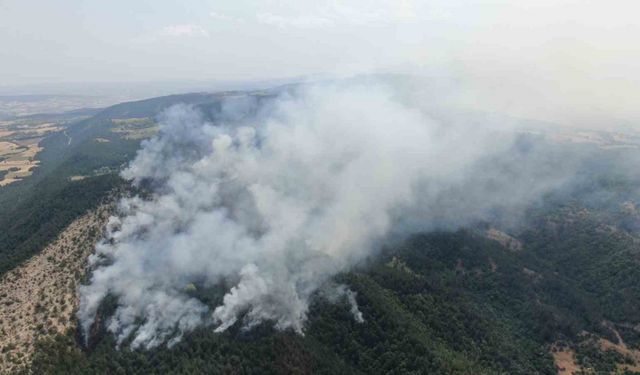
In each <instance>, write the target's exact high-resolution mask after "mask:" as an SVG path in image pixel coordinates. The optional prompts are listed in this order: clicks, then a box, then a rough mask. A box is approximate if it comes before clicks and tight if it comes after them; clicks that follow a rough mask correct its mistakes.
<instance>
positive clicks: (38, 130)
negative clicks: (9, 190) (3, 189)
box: [0, 120, 64, 186]
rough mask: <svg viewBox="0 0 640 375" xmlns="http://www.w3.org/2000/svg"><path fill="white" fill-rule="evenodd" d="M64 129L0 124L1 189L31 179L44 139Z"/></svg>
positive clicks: (26, 123) (17, 122)
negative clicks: (41, 142) (40, 144)
mask: <svg viewBox="0 0 640 375" xmlns="http://www.w3.org/2000/svg"><path fill="white" fill-rule="evenodd" d="M63 129H64V126H63V125H59V124H56V123H51V122H30V121H21V120H15V121H2V122H0V186H6V185H8V184H11V183H13V182H16V181H20V180H21V179H24V178H25V177H28V176H30V175H31V174H32V173H33V170H34V169H35V168H37V166H38V164H39V161H38V160H37V159H36V155H37V154H38V152H40V151H41V150H42V148H41V147H40V146H39V143H40V141H41V140H42V138H44V137H45V136H47V135H49V134H51V133H54V132H58V131H61V130H63Z"/></svg>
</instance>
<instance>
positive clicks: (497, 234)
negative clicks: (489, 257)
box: [485, 228, 522, 251]
mask: <svg viewBox="0 0 640 375" xmlns="http://www.w3.org/2000/svg"><path fill="white" fill-rule="evenodd" d="M485 236H486V237H487V238H489V239H491V240H494V241H497V242H499V243H500V244H501V245H502V246H504V247H505V248H507V249H509V250H511V251H520V250H522V242H520V241H519V240H518V239H516V238H514V237H511V236H510V235H508V234H506V233H504V232H502V231H499V230H497V229H495V228H490V229H488V230H487V231H486V232H485Z"/></svg>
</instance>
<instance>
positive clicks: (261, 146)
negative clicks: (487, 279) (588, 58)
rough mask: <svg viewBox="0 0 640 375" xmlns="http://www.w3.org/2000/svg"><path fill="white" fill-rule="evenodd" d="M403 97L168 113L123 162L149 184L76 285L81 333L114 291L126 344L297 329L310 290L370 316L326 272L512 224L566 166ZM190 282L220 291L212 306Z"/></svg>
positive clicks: (350, 89) (359, 95) (351, 91)
mask: <svg viewBox="0 0 640 375" xmlns="http://www.w3.org/2000/svg"><path fill="white" fill-rule="evenodd" d="M401 94H402V95H401ZM404 94H406V93H398V92H397V91H394V90H393V89H391V88H390V86H389V85H382V84H376V83H372V82H368V83H364V84H360V83H354V82H350V83H343V84H324V85H313V86H311V87H308V88H305V89H300V90H298V91H296V93H295V94H290V93H289V94H287V93H283V94H281V95H280V97H279V98H277V99H275V100H274V101H272V102H271V104H269V105H265V106H267V107H268V110H256V112H257V113H259V115H256V116H253V117H250V120H248V119H247V117H243V116H241V114H234V112H235V111H239V110H241V111H246V110H247V107H250V106H252V105H255V102H253V101H251V100H249V101H245V102H243V103H245V104H244V105H236V104H237V102H236V104H230V105H227V106H223V108H226V109H225V110H226V111H227V112H229V113H227V114H226V115H225V116H223V118H225V119H233V121H217V122H216V123H215V124H214V123H212V122H208V121H206V120H205V119H204V118H203V117H202V116H201V115H200V114H199V112H198V111H197V110H194V109H192V108H188V107H184V106H178V107H174V108H172V109H170V110H168V111H167V112H166V113H165V114H164V115H163V117H162V119H161V128H160V133H159V135H158V136H156V137H154V138H153V139H151V140H150V141H148V142H146V143H144V146H143V148H142V149H141V150H140V151H139V153H138V155H137V157H136V158H135V160H134V161H133V162H132V163H131V164H130V166H129V167H128V168H127V169H126V170H125V171H124V172H123V173H122V175H123V176H124V177H125V178H127V179H131V180H133V182H134V183H135V184H146V186H151V187H152V190H153V194H152V195H151V197H147V198H142V197H138V196H136V197H129V198H125V199H123V200H122V201H121V202H120V204H119V215H118V216H117V217H113V218H111V220H110V222H109V225H108V228H107V235H106V237H105V239H104V240H103V241H102V242H100V243H99V244H98V245H97V246H96V252H95V255H93V256H92V257H91V259H90V264H91V266H92V267H93V274H92V277H91V280H90V283H89V284H88V285H85V286H82V287H81V289H80V297H81V301H80V309H79V312H78V317H79V319H80V322H81V325H82V328H83V330H84V332H85V333H86V332H89V329H90V327H91V325H92V324H93V323H94V320H95V316H96V313H97V311H98V308H99V306H100V303H101V302H102V301H103V299H104V298H105V297H106V296H108V295H112V296H114V297H116V298H117V300H118V307H117V309H116V311H115V313H114V314H113V316H112V317H111V318H110V320H109V323H108V330H109V331H111V332H113V333H114V334H115V335H116V336H117V339H118V342H119V343H122V342H123V341H124V340H125V339H127V338H132V341H131V346H132V347H146V348H151V347H154V346H157V345H160V344H162V343H168V344H169V345H171V344H173V343H175V342H177V341H178V340H180V338H181V337H182V335H183V334H185V333H187V332H189V331H192V330H193V329H195V328H196V327H198V326H202V325H211V326H212V329H214V330H216V331H218V332H220V331H224V330H226V329H228V328H229V327H231V326H232V325H234V324H236V323H239V324H241V325H242V326H243V327H245V328H251V327H253V326H255V325H256V324H260V323H262V322H269V324H273V325H274V326H275V327H276V328H277V329H283V330H284V329H292V330H294V331H296V332H300V333H302V332H303V330H304V324H305V320H306V318H307V314H308V312H309V302H310V299H312V298H315V297H314V296H318V295H319V296H323V295H324V296H325V297H327V298H328V299H329V300H330V301H336V300H338V299H343V300H345V301H347V302H348V303H349V304H350V305H351V312H352V313H353V315H354V319H356V320H357V321H358V322H366V316H362V314H361V312H360V311H359V310H358V307H357V303H356V300H357V296H356V295H355V293H353V292H352V291H350V290H349V289H348V288H347V287H345V286H344V285H334V284H333V282H332V280H331V279H332V277H333V276H335V275H336V274H338V273H340V272H343V271H347V270H349V269H350V268H351V267H353V266H354V265H356V264H358V263H359V262H361V261H363V260H364V259H366V258H367V257H368V256H370V255H372V254H374V252H375V251H376V250H377V249H379V248H380V246H381V245H382V244H383V242H384V241H385V240H386V239H387V238H389V237H390V236H391V235H398V234H400V235H402V234H405V233H410V232H413V231H417V230H428V229H433V228H438V227H440V228H442V227H446V228H453V227H456V226H461V225H467V224H470V223H473V222H474V221H477V220H483V219H487V218H495V217H497V215H498V213H499V216H500V217H502V218H504V217H509V218H512V219H515V218H516V217H517V214H518V213H520V212H521V211H522V208H523V207H526V206H527V205H528V204H530V203H532V202H534V201H535V200H537V199H539V198H540V197H541V196H542V195H543V194H544V193H545V192H548V191H550V190H552V189H555V188H557V187H559V186H562V184H564V183H565V182H566V180H567V179H568V178H569V177H570V175H571V171H572V168H573V164H572V162H571V161H569V160H568V159H567V160H564V161H563V162H558V159H557V158H552V157H551V156H550V154H549V153H548V152H546V151H545V150H543V149H540V148H538V147H536V146H535V145H532V144H529V143H528V141H527V140H526V139H524V138H522V137H521V136H519V135H518V134H517V132H515V131H512V130H511V129H504V128H500V127H495V126H490V125H489V124H485V123H478V122H470V121H466V120H464V118H462V119H459V118H456V117H455V116H445V115H443V114H442V113H438V115H437V116H436V115H434V114H433V113H431V112H430V111H429V110H427V109H426V108H427V106H424V105H421V104H420V100H415V98H414V100H412V101H407V100H405V99H406V98H407V97H408V96H407V95H404ZM403 98H405V99H403ZM247 103H249V104H247ZM251 103H253V104H251ZM560 160H562V158H560ZM510 220H511V219H510ZM194 285H198V287H202V288H207V287H224V288H226V289H225V290H226V294H225V295H224V297H223V298H222V300H221V303H220V304H219V305H218V306H208V305H207V304H205V303H203V302H202V301H201V300H199V299H198V298H197V297H196V296H194V294H193V293H191V291H190V289H193V286H194ZM321 291H322V292H321ZM320 292H321V293H320ZM365 324H366V323H365Z"/></svg>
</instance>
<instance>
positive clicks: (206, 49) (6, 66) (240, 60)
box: [0, 0, 640, 121]
mask: <svg viewBox="0 0 640 375" xmlns="http://www.w3.org/2000/svg"><path fill="white" fill-rule="evenodd" d="M638 14H640V1H637V0H609V1H603V0H598V1H591V0H581V1H574V0H555V1H552V0H535V1H531V0H527V1H517V0H511V1H499V0H493V1H481V0H475V1H474V0H434V1H419V0H404V1H403V0H388V1H387V0H370V1H365V0H356V1H337V0H333V1H331V0H329V1H327V0H282V1H274V0H265V1H257V0H219V1H213V0H193V1H172V0H154V1H152V0H144V1H140V0H139V1H135V0H110V1H98V0H93V1H91V0H57V1H56V0H0V86H1V85H18V84H33V83H42V82H83V81H84V82H86V81H90V82H101V81H102V82H103V81H111V82H113V81H117V82H130V81H170V80H187V79H190V80H193V79H203V80H244V79H269V78H282V77H292V76H301V75H313V74H342V75H348V74H352V73H361V72H365V73H366V72H379V71H395V72H413V73H422V74H427V75H428V74H434V72H435V74H446V75H449V76H451V77H454V79H455V80H460V81H463V82H465V86H468V87H470V88H472V89H475V88H481V90H484V91H482V92H489V93H495V98H494V99H495V100H497V101H499V102H500V104H499V105H501V106H516V107H517V106H518V104H513V103H511V102H510V101H511V100H517V101H519V102H520V103H523V102H529V105H528V107H530V109H529V110H532V109H531V108H533V107H536V106H537V107H539V109H540V110H541V111H545V110H551V109H548V108H547V107H548V106H549V103H548V102H550V101H552V102H553V103H554V104H553V106H555V107H558V106H560V107H561V106H568V107H570V108H571V109H576V108H580V107H589V108H590V111H591V112H593V111H596V112H602V113H605V112H606V113H607V114H608V116H609V117H611V118H617V117H619V118H621V120H624V121H626V120H629V119H631V118H637V117H640V116H638V114H639V113H640V110H639V109H636V108H635V107H640V106H637V105H636V102H637V99H638V87H639V83H640V69H638V67H639V66H640V42H639V39H640V21H638ZM442 72H446V73H442ZM487 90H488V91H487ZM531 102H535V104H531ZM584 116H587V115H584ZM589 116H591V115H589Z"/></svg>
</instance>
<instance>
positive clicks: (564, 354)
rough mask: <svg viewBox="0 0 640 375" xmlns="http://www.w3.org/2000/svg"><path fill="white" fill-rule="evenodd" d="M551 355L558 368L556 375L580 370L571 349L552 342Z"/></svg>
mask: <svg viewBox="0 0 640 375" xmlns="http://www.w3.org/2000/svg"><path fill="white" fill-rule="evenodd" d="M551 355H552V356H553V362H554V363H555V365H556V368H557V369H558V375H573V374H577V373H578V372H579V371H580V370H581V368H580V366H578V364H577V363H576V361H575V352H574V351H573V349H571V348H567V347H562V346H558V345H556V344H554V345H552V346H551Z"/></svg>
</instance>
